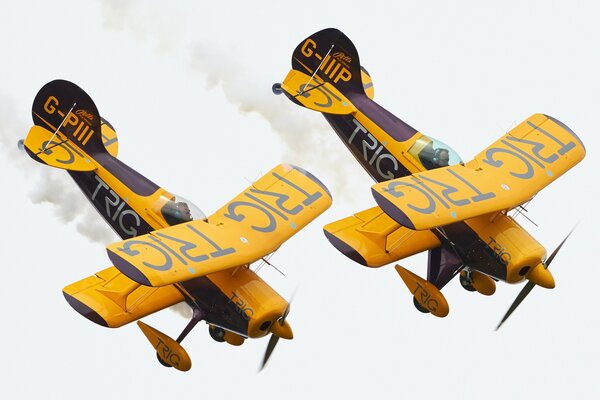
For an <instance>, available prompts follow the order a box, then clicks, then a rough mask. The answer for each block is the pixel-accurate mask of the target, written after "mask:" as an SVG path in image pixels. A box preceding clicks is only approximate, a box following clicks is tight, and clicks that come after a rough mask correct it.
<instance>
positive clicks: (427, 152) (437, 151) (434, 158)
mask: <svg viewBox="0 0 600 400" xmlns="http://www.w3.org/2000/svg"><path fill="white" fill-rule="evenodd" d="M408 153H409V154H410V155H412V156H413V157H414V158H415V160H416V161H417V162H419V164H421V165H422V166H423V168H424V169H435V168H441V167H447V166H448V165H455V164H459V163H462V160H461V158H460V157H459V155H458V153H456V152H455V151H454V150H452V148H451V147H450V146H448V145H447V144H445V143H443V142H441V141H439V140H437V139H434V138H432V137H429V136H425V135H423V136H421V137H420V138H419V139H417V141H416V142H415V144H413V145H412V146H411V148H410V149H409V150H408Z"/></svg>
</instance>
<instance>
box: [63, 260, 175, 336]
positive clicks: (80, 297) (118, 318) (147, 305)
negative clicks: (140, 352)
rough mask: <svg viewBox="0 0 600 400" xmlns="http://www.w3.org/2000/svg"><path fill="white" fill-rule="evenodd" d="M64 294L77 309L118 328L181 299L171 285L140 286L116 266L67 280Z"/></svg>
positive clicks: (88, 317)
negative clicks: (82, 277) (157, 286)
mask: <svg viewBox="0 0 600 400" xmlns="http://www.w3.org/2000/svg"><path fill="white" fill-rule="evenodd" d="M63 294H64V296H65V299H66V300H67V302H69V304H70V305H71V307H73V308H74V309H75V310H76V311H77V312H78V313H80V314H81V315H83V316H84V317H86V318H87V319H89V320H90V321H92V322H95V323H97V324H99V325H102V326H106V327H110V328H118V327H120V326H122V325H125V324H128V323H130V322H132V321H135V320H137V319H139V318H143V317H145V316H147V315H150V314H152V313H155V312H157V311H160V310H162V309H164V308H167V307H170V306H172V305H174V304H177V303H179V302H181V301H183V300H184V298H183V295H182V294H181V293H180V292H179V290H177V289H176V288H175V287H174V286H164V287H160V288H152V287H147V286H143V285H140V284H139V283H137V282H134V281H132V280H131V279H129V278H128V277H126V276H125V275H123V274H122V273H121V272H119V271H118V270H117V269H116V268H115V267H110V268H107V269H105V270H103V271H100V272H98V273H96V275H93V276H90V277H88V278H85V279H82V280H80V281H78V282H75V283H72V284H70V285H69V286H67V287H65V288H64V289H63Z"/></svg>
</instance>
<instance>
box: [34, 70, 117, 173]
mask: <svg viewBox="0 0 600 400" xmlns="http://www.w3.org/2000/svg"><path fill="white" fill-rule="evenodd" d="M32 117H33V121H34V123H35V126H34V127H33V128H32V129H31V130H30V131H29V134H28V135H27V138H26V139H25V143H24V144H25V148H26V149H27V153H28V154H29V155H30V156H31V157H32V158H33V159H35V160H36V161H39V162H42V163H44V164H48V165H51V166H53V167H57V168H63V169H68V170H77V171H91V170H93V169H95V163H94V162H93V161H92V160H93V157H94V155H95V154H98V153H106V152H107V149H106V148H105V146H104V143H103V140H102V128H101V118H100V114H99V112H98V109H97V108H96V105H95V104H94V102H93V101H92V99H91V98H90V96H89V95H88V94H87V93H85V91H83V89H81V88H80V87H79V86H77V85H75V84H74V83H72V82H69V81H65V80H60V79H58V80H54V81H52V82H49V83H47V84H46V85H44V86H43V87H42V88H41V89H40V91H39V92H38V94H37V95H36V97H35V99H34V101H33V106H32Z"/></svg>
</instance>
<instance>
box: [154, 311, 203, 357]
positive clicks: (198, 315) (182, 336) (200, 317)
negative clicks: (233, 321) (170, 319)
mask: <svg viewBox="0 0 600 400" xmlns="http://www.w3.org/2000/svg"><path fill="white" fill-rule="evenodd" d="M193 310H194V313H193V314H192V319H191V320H190V322H188V324H187V325H186V327H185V328H184V329H183V331H181V334H179V337H177V340H176V342H177V343H181V342H182V341H183V339H185V337H186V336H187V335H188V333H190V332H191V331H192V329H194V327H195V326H196V324H198V322H200V321H202V320H203V319H204V315H205V314H204V312H202V310H201V309H199V308H194V309H193ZM156 358H157V359H158V362H160V363H161V364H162V365H164V366H165V367H167V368H171V366H170V365H169V364H167V363H166V362H164V361H163V360H162V359H161V358H160V356H159V355H158V353H156Z"/></svg>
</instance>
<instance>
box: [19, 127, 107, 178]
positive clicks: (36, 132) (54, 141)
mask: <svg viewBox="0 0 600 400" xmlns="http://www.w3.org/2000/svg"><path fill="white" fill-rule="evenodd" d="M23 144H24V145H25V149H26V151H27V153H28V154H29V155H30V156H31V158H33V159H34V160H36V161H38V162H40V163H42V164H46V165H49V166H51V167H55V168H61V169H67V170H69V171H93V170H95V169H96V168H97V166H96V163H95V162H94V161H93V160H92V158H91V157H90V156H89V155H88V154H86V153H85V152H84V151H83V150H81V149H78V148H76V147H75V146H73V145H72V144H71V143H70V142H69V141H68V140H66V139H64V138H63V136H62V135H60V134H57V135H54V132H50V131H49V130H47V129H45V128H42V127H41V126H37V125H34V126H33V127H31V129H30V130H29V133H28V134H27V137H26V138H25V142H24V143H23Z"/></svg>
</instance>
